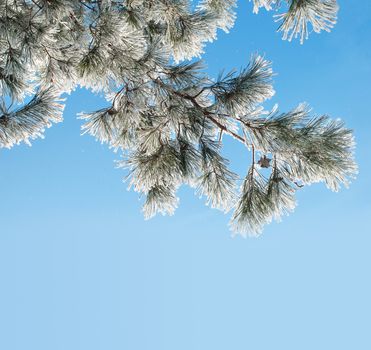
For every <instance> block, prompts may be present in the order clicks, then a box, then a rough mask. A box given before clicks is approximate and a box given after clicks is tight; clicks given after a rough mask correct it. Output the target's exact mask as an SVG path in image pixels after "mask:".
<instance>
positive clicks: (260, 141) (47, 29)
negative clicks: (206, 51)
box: [0, 0, 357, 235]
mask: <svg viewBox="0 0 371 350" xmlns="http://www.w3.org/2000/svg"><path fill="white" fill-rule="evenodd" d="M236 6H237V1H236V0H200V1H190V0H121V1H120V0H116V1H111V0H2V1H1V2H0V91H1V96H2V97H1V105H0V107H1V111H0V147H6V148H11V147H13V146H14V145H16V144H19V143H21V142H30V140H32V139H35V138H37V137H41V136H42V135H43V133H44V130H45V129H46V128H48V127H49V126H51V124H52V123H57V122H60V121H61V120H62V112H63V99H61V97H60V96H61V95H62V94H63V93H66V92H67V93H68V92H71V91H72V90H73V89H74V88H75V87H77V86H82V87H86V88H89V89H91V90H92V91H94V92H98V91H99V92H103V93H104V94H105V96H106V98H107V101H108V102H109V103H108V107H106V108H103V109H100V110H97V111H94V112H91V113H82V114H81V116H80V117H81V118H82V119H83V120H84V125H83V130H84V132H85V133H88V134H90V135H92V136H94V137H95V138H96V139H98V140H99V141H101V142H103V143H107V144H108V145H109V146H110V147H113V148H114V149H115V150H118V151H119V152H120V154H121V155H122V158H121V160H120V162H119V166H120V167H123V168H125V169H126V170H127V181H128V182H129V186H130V187H131V188H133V189H134V190H135V191H137V192H139V193H141V194H143V195H144V196H145V198H146V199H145V203H144V207H143V211H144V215H145V217H147V218H150V217H152V216H153V215H155V214H157V213H162V214H172V213H173V212H174V210H175V209H176V207H177V205H178V198H177V196H176V192H177V189H178V188H179V187H180V186H181V185H182V184H187V185H189V186H192V187H194V188H195V191H196V193H197V194H199V195H200V196H203V197H205V198H206V201H207V204H209V205H210V206H211V207H213V208H218V209H220V210H222V211H224V212H228V211H232V219H231V227H232V229H233V230H234V231H235V232H236V233H239V234H242V235H247V234H249V235H257V234H259V233H260V232H261V230H262V228H263V226H264V224H266V223H269V222H270V221H271V220H272V219H280V218H281V216H282V215H284V214H287V213H289V212H291V211H292V210H293V208H294V207H295V192H296V191H297V190H298V189H299V188H301V187H303V186H305V185H307V184H311V183H314V182H325V183H326V185H327V186H328V187H329V188H330V189H332V190H338V189H339V186H340V185H342V184H345V185H347V184H348V183H349V180H350V179H351V178H352V177H353V176H354V175H355V173H356V171H357V167H356V164H355V162H354V160H353V148H354V142H353V136H352V133H351V131H350V130H348V129H347V128H345V127H344V125H343V123H342V122H341V121H339V120H332V119H330V118H329V117H328V116H326V115H321V116H316V115H313V114H312V113H311V110H310V108H309V107H308V106H306V105H299V107H297V108H295V109H294V110H292V111H289V112H287V113H282V112H279V111H278V110H277V108H274V110H272V111H268V112H267V111H265V110H264V108H263V107H262V103H264V101H266V100H267V99H269V98H271V97H272V96H273V95H274V90H273V87H272V68H271V63H270V62H269V61H267V60H266V59H264V58H263V57H261V56H253V57H252V58H251V62H250V63H249V64H248V65H247V66H246V68H244V69H242V70H241V71H232V72H230V73H227V74H224V75H221V76H219V77H218V79H216V80H215V79H214V80H213V79H211V78H210V77H208V76H207V75H206V73H205V69H204V66H203V64H202V62H201V61H197V60H195V59H196V58H198V57H200V55H201V54H202V53H203V48H204V45H205V43H206V42H209V41H212V40H214V39H215V38H216V34H217V31H218V30H219V29H221V30H224V31H228V30H229V29H230V28H232V26H233V23H234V20H235V7H236ZM252 6H253V10H254V12H258V10H259V9H260V8H265V9H266V10H271V9H275V10H278V11H280V12H279V13H281V14H279V15H277V16H276V20H277V21H278V22H279V27H278V30H279V31H282V32H283V38H284V39H289V40H291V39H293V38H295V37H299V38H300V40H301V41H304V39H305V38H307V37H308V33H309V31H310V30H311V29H312V30H313V31H315V32H320V31H321V30H325V31H329V30H330V28H331V27H332V26H333V25H334V23H335V21H336V14H337V4H336V1H335V0H281V1H280V0H252ZM32 96H33V97H32ZM224 136H227V137H228V136H230V137H232V138H233V139H234V140H235V141H236V142H241V143H242V144H243V145H244V146H245V147H246V148H245V149H246V152H249V154H251V164H250V165H249V166H248V171H247V175H246V176H245V178H244V179H241V178H240V177H239V176H238V175H237V174H235V173H234V172H233V171H232V170H231V169H230V167H229V164H228V160H227V159H226V158H224V157H223V156H222V155H221V148H222V141H223V137H224Z"/></svg>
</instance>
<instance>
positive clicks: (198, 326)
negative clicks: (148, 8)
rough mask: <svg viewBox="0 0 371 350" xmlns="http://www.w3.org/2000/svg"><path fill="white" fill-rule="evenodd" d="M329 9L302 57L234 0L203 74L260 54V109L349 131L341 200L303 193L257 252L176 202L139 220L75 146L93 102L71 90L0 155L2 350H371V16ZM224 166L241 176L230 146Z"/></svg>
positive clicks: (222, 225)
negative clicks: (353, 169)
mask: <svg viewBox="0 0 371 350" xmlns="http://www.w3.org/2000/svg"><path fill="white" fill-rule="evenodd" d="M339 3H340V6H341V11H340V14H339V21H338V25H337V26H336V28H335V29H334V31H333V32H332V33H331V34H326V33H325V34H321V35H317V34H313V35H312V36H311V37H310V40H309V41H307V42H306V43H305V45H303V46H301V45H300V44H299V43H297V42H293V43H288V42H284V41H282V40H281V39H280V36H279V34H276V33H275V28H276V25H277V24H275V23H274V22H273V21H272V13H265V12H264V11H263V12H262V13H261V14H259V16H256V15H253V14H252V13H251V9H252V6H251V4H249V3H248V2H247V1H240V7H239V11H238V12H239V14H238V21H237V24H236V26H235V27H234V29H233V30H232V31H231V33H230V34H228V35H226V34H220V35H219V40H218V41H216V42H215V43H213V44H210V45H208V46H207V50H206V54H205V55H204V59H205V61H206V63H207V65H208V67H209V68H208V70H209V72H210V74H211V75H213V76H216V75H217V73H218V72H219V71H220V70H221V69H223V68H226V69H231V68H234V67H237V68H238V67H241V66H244V65H246V64H247V62H248V59H249V57H250V54H251V53H254V52H259V53H261V54H265V57H266V58H268V59H270V60H272V61H273V67H274V70H275V72H276V73H277V75H276V76H275V89H276V91H277V93H276V95H275V97H274V98H273V99H272V101H271V102H270V103H272V104H273V103H276V102H277V103H279V105H280V107H281V109H282V110H288V109H290V108H293V107H294V106H296V105H297V104H298V103H300V102H303V101H306V102H308V103H310V105H311V106H312V107H313V108H314V111H315V112H317V113H328V114H330V115H331V116H333V117H335V118H341V119H343V120H345V121H346V124H347V125H348V126H349V127H350V128H352V129H354V130H355V135H356V139H357V161H358V163H359V166H360V174H359V176H358V178H357V180H356V181H355V182H354V183H353V184H352V186H351V188H350V189H348V190H342V191H341V192H339V193H332V192H330V191H328V190H327V189H326V188H325V187H324V186H323V185H313V186H310V187H308V188H305V189H303V190H302V191H301V192H300V193H299V195H298V200H299V206H298V208H297V210H296V211H295V213H294V214H292V215H291V216H290V217H287V218H285V219H284V220H283V222H282V223H279V224H277V223H273V224H271V225H269V226H267V227H266V229H265V231H264V234H263V235H262V236H261V237H259V238H258V239H243V238H239V237H237V238H231V236H230V232H229V231H228V227H227V223H228V217H227V216H225V215H223V214H222V213H220V212H218V211H215V210H211V209H209V208H208V207H206V206H204V203H203V201H202V200H200V199H198V197H196V196H194V195H193V192H192V191H191V190H188V189H185V188H184V189H182V190H181V191H180V194H179V195H180V198H181V203H180V207H179V209H178V211H177V212H176V214H175V215H174V216H172V217H156V218H154V219H152V220H150V221H144V219H143V217H142V214H141V212H140V207H141V202H140V201H139V200H138V196H137V194H136V193H132V192H128V191H126V185H125V184H123V183H122V177H123V175H124V174H123V172H122V171H121V170H117V169H115V168H114V164H113V161H114V159H117V157H118V156H117V155H115V154H113V153H112V152H111V151H110V150H108V149H107V148H106V147H105V146H102V145H100V144H99V143H97V142H95V141H94V140H93V139H92V138H91V137H89V136H83V137H81V136H80V126H81V121H80V120H77V119H76V117H75V116H76V113H78V112H80V111H82V110H84V111H91V110H94V109H98V108H99V107H102V106H104V101H103V100H102V99H100V98H99V97H97V96H94V95H92V94H91V93H89V92H86V91H78V92H76V93H74V94H72V95H71V96H70V97H69V98H68V102H67V107H66V110H65V122H64V123H63V124H59V125H55V126H53V127H52V128H51V129H49V130H48V131H47V132H46V138H45V140H38V141H36V142H34V143H33V146H32V147H27V146H18V147H15V148H14V149H12V150H11V151H8V150H2V151H1V152H0V170H1V171H0V193H1V201H0V219H1V225H0V279H1V289H0V349H4V350H24V349H27V350H51V349H52V350H67V349H68V350H85V349H86V350H119V349H120V350H123V349H131V350H132V349H135V350H147V349H148V350H149V349H151V350H170V349H171V350H174V349H176V350H190V349H192V350H193V349H195V350H201V349H202V350H204V349H212V350H225V349H233V350H246V349H254V350H268V349H269V350H271V349H279V350H280V349H282V350H297V349H300V350H307V349H308V350H309V349H310V350H313V349H316V350H325V349H326V350H327V349H337V350H343V349H344V350H345V349H347V350H348V349H357V350H363V349H364V350H366V349H367V350H369V349H371V335H370V332H369V330H370V326H371V302H370V295H371V279H370V266H371V257H370V245H371V229H370V224H369V221H368V220H369V219H370V216H371V201H370V198H371V185H370V178H371V177H370V174H371V161H370V155H369V152H370V150H371V137H370V133H371V115H370V107H369V103H370V99H371V89H370V81H371V40H370V38H371V2H369V1H345V0H343V1H342V0H340V1H339ZM225 152H226V154H228V155H229V156H230V158H231V161H232V165H233V166H235V167H237V168H238V167H239V166H240V164H244V161H245V160H246V155H245V153H244V150H243V148H240V146H239V145H236V143H235V142H229V141H227V142H226V146H225Z"/></svg>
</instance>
